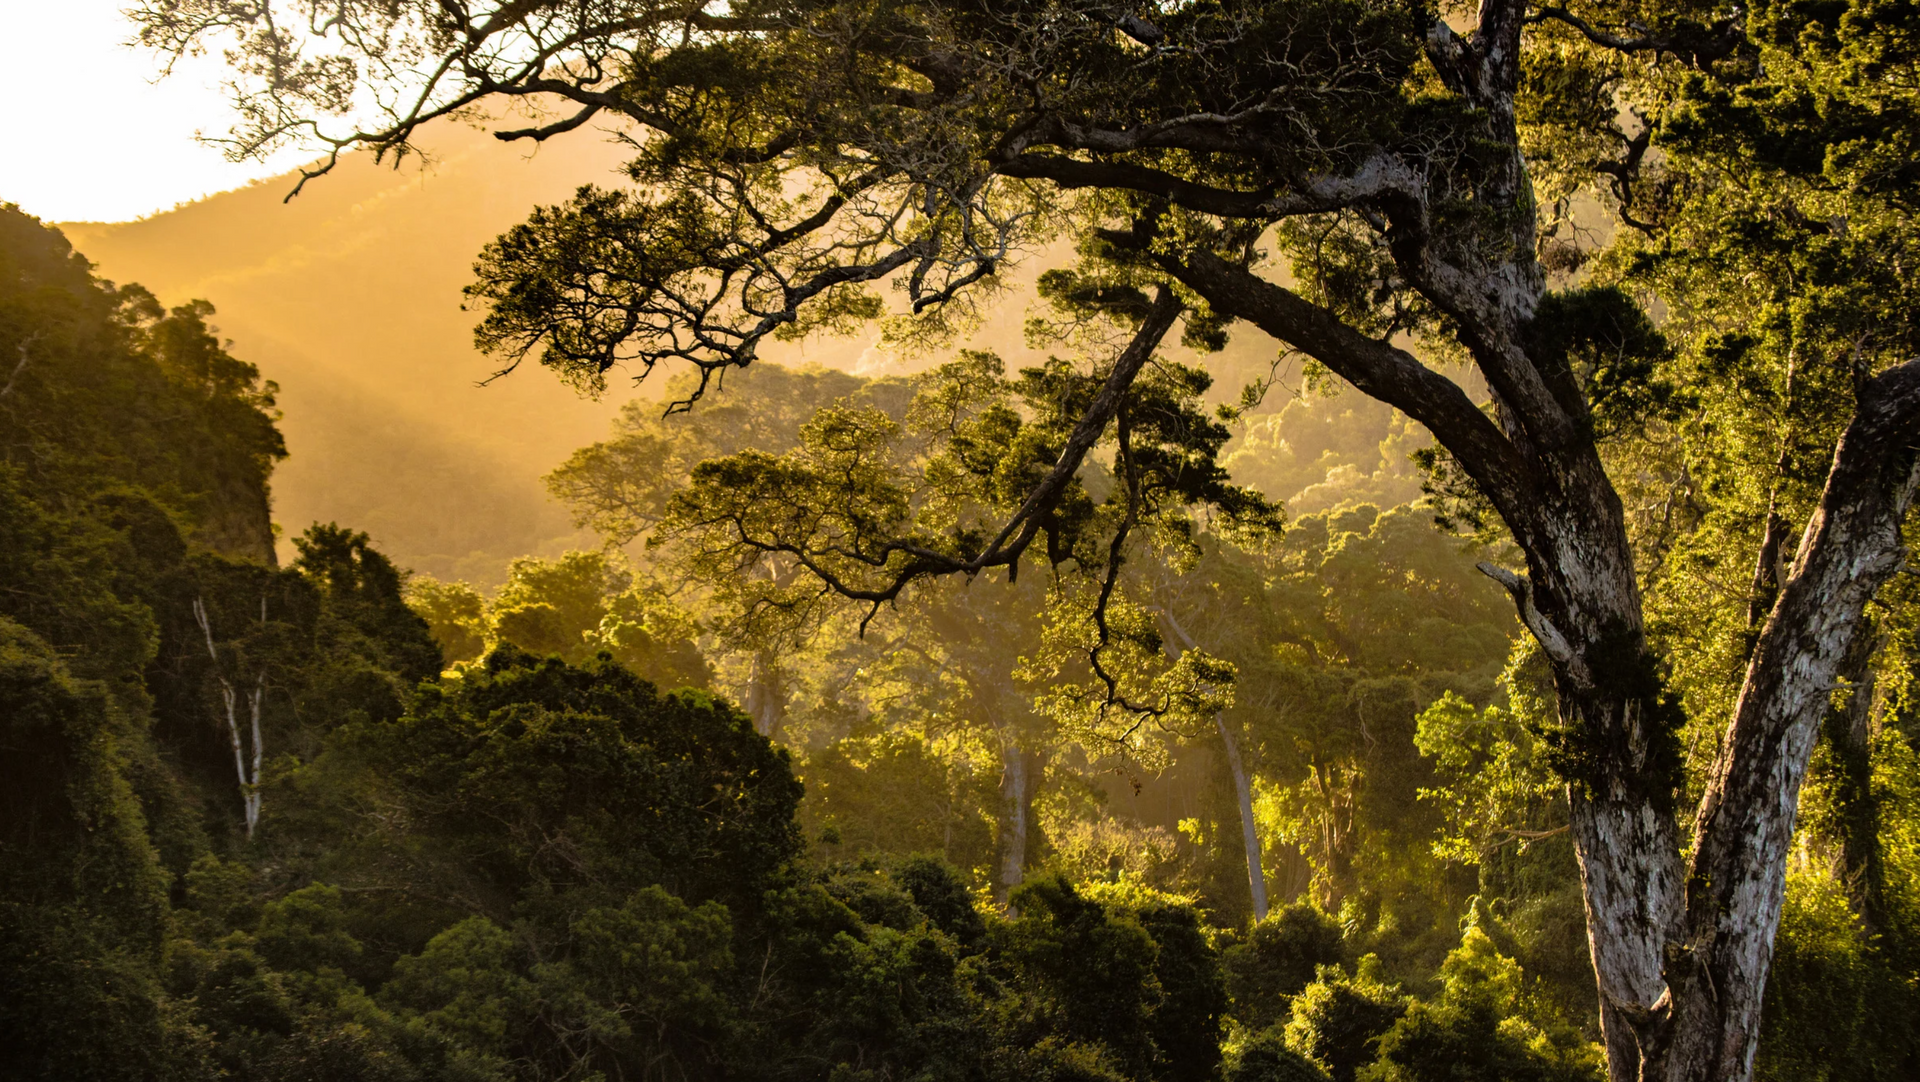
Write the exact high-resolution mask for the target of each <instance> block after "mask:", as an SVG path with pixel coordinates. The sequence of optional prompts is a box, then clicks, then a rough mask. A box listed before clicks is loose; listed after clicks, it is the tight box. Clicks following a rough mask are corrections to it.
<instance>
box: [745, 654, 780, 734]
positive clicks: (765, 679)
mask: <svg viewBox="0 0 1920 1082" xmlns="http://www.w3.org/2000/svg"><path fill="white" fill-rule="evenodd" d="M783 685H784V681H783V680H782V679H781V672H780V667H779V664H778V663H777V662H775V661H774V659H773V653H772V651H769V650H761V651H759V652H757V653H755V654H754V655H753V670H752V672H751V674H750V675H749V676H748V677H747V704H746V705H747V716H748V717H750V718H752V719H753V731H754V732H756V733H759V734H760V735H761V736H764V737H766V738H767V739H768V740H775V739H778V737H779V735H780V729H781V726H782V724H783V723H784V722H785V721H786V716H787V694H786V688H785V687H784V686H783Z"/></svg>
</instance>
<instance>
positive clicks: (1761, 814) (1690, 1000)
mask: <svg viewBox="0 0 1920 1082" xmlns="http://www.w3.org/2000/svg"><path fill="white" fill-rule="evenodd" d="M1916 486H1920V361H1914V362H1909V363H1907V364H1904V365H1901V366H1899V367H1898V368H1894V369H1892V370H1890V371H1888V372H1885V373H1883V374H1881V375H1880V376H1878V377H1875V378H1874V379H1871V380H1867V381H1865V382H1864V384H1863V385H1862V387H1861V389H1860V393H1859V406H1858V409H1857V411H1856V413H1855V415H1854V418H1853V421H1852V423H1851V424H1850V425H1848V427H1847V431H1846V433H1845V434H1844V435H1843V436H1842V437H1841V439H1840V443H1839V446H1838V447H1837V448H1835V450H1834V456H1833V466H1832V469H1831V470H1830V471H1829V473H1828V476H1827V486H1826V491H1825V492H1824V493H1823V494H1822V496H1821V500H1820V505H1819V507H1818V508H1817V509H1816V510H1815V511H1814V514H1813V517H1812V519H1811V520H1810V521H1809V522H1808V523H1807V528H1806V532H1805V534H1804V535H1803V537H1802V539H1801V542H1800V548H1799V556H1798V558H1797V559H1796V560H1795V561H1794V564H1793V567H1792V570H1791V572H1790V573H1789V576H1788V578H1787V580H1786V582H1785V584H1784V585H1783V586H1782V588H1781V591H1780V598H1779V600H1778V601H1777V602H1776V603H1775V604H1774V608H1773V614H1772V616H1771V617H1770V618H1769V619H1768V621H1767V625H1766V628H1765V630H1763V631H1762V632H1761V635H1760V641H1759V643H1758V645H1757V646H1756V647H1755V650H1754V656H1753V660H1752V662H1751V664H1750V665H1749V666H1748V669H1747V676H1746V682H1745V684H1744V685H1743V686H1742V688H1741V692H1740V698H1739V704H1738V707H1737V709H1736V712H1735V714H1734V719H1733V724H1732V725H1731V726H1730V727H1729V729H1728V732H1727V736H1726V739H1725V740H1724V741H1723V742H1722V744H1721V747H1720V753H1719V757H1718V759H1717V760H1716V762H1715V763H1714V767H1713V770H1712V772H1711V773H1710V774H1709V776H1708V781H1707V790H1706V793H1705V795H1704V797H1703V798H1702V799H1701V802H1700V808H1699V812H1698V814H1697V816H1696V818H1695V821H1694V851H1693V859H1692V862H1691V866H1690V867H1689V869H1688V898H1687V902H1688V906H1687V909H1688V912H1687V917H1688V919H1687V928H1686V937H1685V939H1684V940H1681V941H1679V942H1676V943H1674V944H1672V945H1671V946H1670V949H1669V954H1668V958H1667V982H1668V985H1669V991H1668V995H1667V996H1666V997H1665V998H1664V999H1663V1001H1662V1002H1661V1003H1659V1004H1657V1005H1656V1011H1655V1020H1656V1021H1657V1022H1659V1023H1661V1025H1660V1027H1659V1028H1662V1029H1665V1030H1666V1031H1667V1032H1666V1033H1665V1034H1664V1036H1666V1038H1667V1040H1666V1041H1665V1042H1664V1043H1665V1044H1666V1046H1667V1047H1666V1048H1665V1049H1664V1051H1665V1053H1666V1062H1665V1063H1664V1064H1658V1060H1657V1059H1654V1060H1652V1062H1651V1063H1650V1064H1649V1065H1654V1064H1658V1065H1659V1066H1662V1067H1663V1068H1664V1071H1663V1074H1662V1076H1663V1077H1665V1078H1669V1079H1674V1080H1687V1082H1693V1080H1700V1082H1706V1080H1709V1079H1722V1078H1728V1079H1745V1078H1747V1077H1750V1075H1751V1073H1752V1069H1753V1055H1754V1051H1755V1048H1756V1046H1757V1043H1758V1037H1759V1029H1760V1007H1761V996H1762V994H1763V993H1764V992H1765V989H1766V978H1767V971H1768V967H1769V966H1770V965H1771V963H1772V960H1773V936H1774V932H1775V930H1776V929H1777V928H1778V926H1779V921H1780V907H1781V903H1782V900H1783V897H1784V895H1785V890H1786V864H1787V853H1788V850H1789V847H1790V845H1791V843H1792V839H1793V825H1794V813H1795V809H1796V808H1797V807H1798V804H1799V797H1800V784H1801V782H1802V781H1803V780H1804V779H1805V777H1806V771H1807V764H1808V761H1809V759H1810V758H1811V757H1812V754H1813V745H1814V739H1815V737H1816V736H1817V735H1818V732H1819V725H1820V720H1821V718H1822V717H1823V716H1824V715H1825V713H1826V711H1827V708H1828V704H1829V702H1830V700H1831V697H1832V694H1833V691H1834V690H1835V687H1836V683H1837V678H1838V676H1839V673H1840V670H1841V667H1842V665H1843V663H1844V661H1845V659H1846V657H1847V655H1848V654H1849V652H1850V651H1851V650H1852V648H1853V646H1854V638H1855V636H1856V635H1857V634H1858V632H1859V628H1860V623H1861V616H1862V614H1863V612H1864V611H1865V609H1866V606H1867V603H1868V602H1869V601H1871V600H1872V598H1873V596H1874V594H1875V593H1876V592H1877V591H1878V590H1879V588H1880V586H1881V585H1882V584H1883V583H1885V582H1886V580H1887V579H1888V578H1889V577H1891V576H1892V575H1893V573H1894V572H1895V571H1897V570H1898V569H1899V568H1900V567H1901V566H1902V565H1903V564H1904V562H1905V560H1906V547H1905V545H1904V544H1903V542H1902V539H1901V536H1900V529H1901V525H1902V523H1903V521H1904V520H1905V519H1906V517H1907V513H1908V511H1909V510H1910V509H1911V508H1912V506H1913V499H1914V492H1915V488H1916ZM1644 1043H1646V1042H1644V1041H1643V1044H1644Z"/></svg>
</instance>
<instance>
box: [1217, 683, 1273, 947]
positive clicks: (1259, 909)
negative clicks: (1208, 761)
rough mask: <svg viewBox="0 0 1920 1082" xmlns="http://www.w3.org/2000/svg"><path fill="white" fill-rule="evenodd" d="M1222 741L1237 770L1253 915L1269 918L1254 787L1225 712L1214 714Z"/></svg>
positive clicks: (1230, 763)
mask: <svg viewBox="0 0 1920 1082" xmlns="http://www.w3.org/2000/svg"><path fill="white" fill-rule="evenodd" d="M1213 725H1214V728H1215V729H1217V730H1219V733H1220V743H1221V744H1222V745H1223V746H1224V747H1225V748H1226V751H1227V769H1228V770H1229V771H1231V772H1232V774H1233V796H1234V802H1235V804H1236V805H1237V806H1238V807H1239V810H1240V845H1241V847H1242V848H1243V849H1244V850H1245V852H1246V856H1247V889H1248V891H1249V892H1250V893H1251V894H1252V897H1253V919H1254V920H1256V921H1261V920H1266V919H1267V877H1266V873H1265V872H1264V871H1263V870H1262V869H1261V867H1260V831H1259V829H1258V828H1257V825H1256V824H1255V822H1254V819H1253V787H1252V785H1251V781H1250V779H1249V778H1248V777H1247V768H1246V764H1244V763H1242V762H1241V761H1240V742H1239V741H1237V740H1235V739H1234V738H1233V730H1232V729H1230V728H1228V727H1227V719H1226V715H1224V714H1215V715H1214V716H1213Z"/></svg>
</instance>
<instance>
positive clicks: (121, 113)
mask: <svg viewBox="0 0 1920 1082" xmlns="http://www.w3.org/2000/svg"><path fill="white" fill-rule="evenodd" d="M131 2H132V0H0V27H5V31H4V32H3V33H0V118H3V119H4V125H5V130H6V141H5V143H4V144H0V203H18V204H19V205H20V207H21V209H22V210H25V211H26V212H27V213H29V214H33V215H36V216H37V217H39V218H41V219H43V220H45V221H49V222H64V221H100V222H118V221H128V220H131V219H134V218H140V217H144V216H146V215H149V214H153V213H155V212H156V211H164V210H170V209H172V208H173V207H174V206H175V205H176V204H179V203H186V202H192V201H193V200H195V199H198V198H200V197H202V196H206V195H211V194H213V193H215V192H221V191H226V190H228V189H232V188H238V187H241V186H243V185H245V184H246V183H247V182H248V181H251V180H255V179H258V178H261V177H268V176H274V175H277V174H279V173H284V172H286V171H287V170H289V169H291V168H293V167H294V166H296V165H299V164H301V163H302V162H304V161H306V160H308V159H310V158H312V157H313V156H314V155H313V154H312V153H311V152H304V153H303V152H301V151H299V150H289V151H285V152H282V153H280V154H278V155H276V156H275V157H273V158H272V159H270V160H269V161H267V162H265V163H262V162H246V163H242V164H234V163H232V162H228V161H226V160H225V159H224V158H223V157H222V156H221V152H220V151H219V150H218V149H216V148H214V147H209V146H205V145H202V144H201V143H198V142H196V141H195V139H194V135H195V133H196V132H199V131H205V132H207V133H209V134H214V135H218V134H221V133H224V132H225V131H226V129H227V127H228V124H229V116H230V114H229V112H228V109H227V104H226V99H225V97H224V96H223V95H222V94H221V92H220V89H219V86H220V80H221V77H222V75H223V74H224V69H223V64H222V61H221V60H220V58H219V57H218V56H217V55H210V56H205V57H200V58H197V59H194V60H190V61H188V62H185V63H183V64H182V65H180V66H179V67H178V68H176V70H175V73H174V75H172V76H171V77H169V78H167V79H164V80H158V81H156V79H157V77H158V75H159V70H160V61H159V58H158V57H157V56H156V55H155V54H153V53H150V52H147V51H145V50H141V49H136V48H132V47H129V46H127V45H126V44H124V43H125V42H126V41H127V40H128V39H130V38H132V37H133V32H134V30H133V24H132V23H131V22H129V21H128V20H127V18H126V17H125V16H124V15H122V14H121V11H122V9H123V8H125V7H127V6H129V5H130V4H131Z"/></svg>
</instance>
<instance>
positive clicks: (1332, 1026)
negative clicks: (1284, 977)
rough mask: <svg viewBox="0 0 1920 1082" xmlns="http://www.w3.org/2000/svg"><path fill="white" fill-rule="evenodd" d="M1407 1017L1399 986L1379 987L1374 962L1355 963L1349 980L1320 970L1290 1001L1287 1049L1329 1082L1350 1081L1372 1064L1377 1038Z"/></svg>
mask: <svg viewBox="0 0 1920 1082" xmlns="http://www.w3.org/2000/svg"><path fill="white" fill-rule="evenodd" d="M1406 1013H1407V1004H1406V998H1405V997H1404V996H1402V995H1401V994H1400V990H1399V988H1398V987H1395V986H1389V985H1387V984H1384V983H1382V982H1381V980H1380V977H1379V963H1378V959H1376V958H1374V957H1372V956H1371V955H1369V956H1367V957H1365V958H1362V959H1360V965H1359V967H1358V969H1357V970H1356V971H1355V973H1354V975H1353V976H1351V977H1349V976H1347V975H1346V974H1345V973H1344V972H1342V971H1341V970H1340V969H1338V968H1337V967H1333V966H1327V967H1323V968H1322V969H1321V970H1320V972H1319V975H1318V976H1317V977H1316V978H1315V980H1314V982H1313V983H1312V984H1309V985H1307V987H1306V988H1305V989H1303V990H1302V991H1301V992H1300V994H1299V995H1297V996H1295V997H1293V1014H1292V1016H1291V1017H1290V1018H1289V1019H1288V1020H1287V1025H1286V1042H1287V1047H1288V1048H1290V1049H1292V1050H1293V1051H1294V1052H1297V1053H1299V1054H1300V1055H1302V1056H1305V1057H1307V1058H1308V1059H1309V1060H1312V1061H1313V1063H1314V1064H1315V1065H1317V1066H1318V1067H1320V1068H1321V1069H1322V1070H1324V1071H1326V1072H1327V1074H1328V1075H1329V1076H1331V1077H1332V1078H1333V1082H1353V1079H1354V1077H1355V1074H1356V1072H1358V1071H1359V1070H1360V1068H1362V1067H1364V1066H1366V1065H1367V1064H1369V1063H1372V1062H1373V1059H1374V1054H1375V1051H1376V1045H1377V1044H1378V1043H1379V1041H1380V1038H1381V1037H1382V1035H1384V1034H1385V1033H1386V1032H1387V1031H1388V1030H1390V1029H1392V1028H1393V1026H1394V1024H1395V1023H1396V1022H1397V1021H1399V1019H1400V1018H1401V1016H1402V1015H1404V1014H1406Z"/></svg>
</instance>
